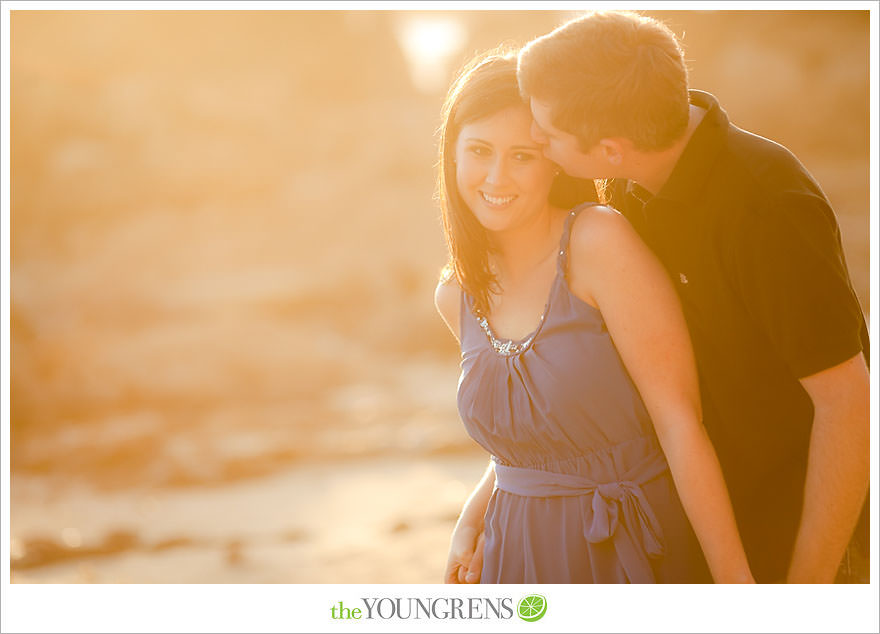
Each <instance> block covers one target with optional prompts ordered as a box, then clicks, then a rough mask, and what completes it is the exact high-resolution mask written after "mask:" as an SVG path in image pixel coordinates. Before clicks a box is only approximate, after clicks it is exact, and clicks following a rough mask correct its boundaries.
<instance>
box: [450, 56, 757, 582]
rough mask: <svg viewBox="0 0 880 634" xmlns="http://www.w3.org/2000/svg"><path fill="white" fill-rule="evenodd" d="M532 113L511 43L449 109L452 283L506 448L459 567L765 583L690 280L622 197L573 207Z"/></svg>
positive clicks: (492, 572)
mask: <svg viewBox="0 0 880 634" xmlns="http://www.w3.org/2000/svg"><path fill="white" fill-rule="evenodd" d="M531 124H532V120H531V114H530V112H529V109H528V107H527V106H526V105H525V104H524V103H523V102H522V100H521V98H520V96H519V93H518V89H517V83H516V58H515V56H513V55H511V54H507V55H501V54H492V55H488V56H486V57H484V58H482V59H478V60H476V61H475V62H474V63H472V64H471V65H470V67H469V68H468V69H466V70H465V71H464V72H463V73H462V74H461V75H460V76H459V78H458V80H457V81H456V82H455V84H454V85H453V87H452V89H451V91H450V93H449V96H448V97H447V100H446V103H445V105H444V109H443V124H442V127H441V130H440V137H441V138H440V153H441V156H440V164H439V168H440V174H439V194H440V200H441V207H442V212H443V221H444V231H445V235H446V239H447V243H448V245H449V250H450V256H451V257H450V263H449V264H448V265H447V267H446V269H445V270H444V275H443V276H442V279H441V281H440V283H439V284H438V286H437V290H436V295H435V302H436V305H437V309H438V310H439V312H440V314H441V316H442V317H443V319H444V320H445V321H446V323H447V325H448V326H449V328H450V329H451V330H452V332H453V334H454V335H455V336H456V338H457V339H458V340H459V341H460V342H461V350H462V361H461V366H462V374H461V379H460V381H459V389H458V406H459V411H460V413H461V417H462V419H463V421H464V424H465V427H466V428H467V431H468V433H469V434H470V435H471V436H472V437H473V438H474V439H475V440H476V441H477V442H478V443H480V444H481V445H482V446H483V447H484V448H486V449H487V451H489V452H490V454H492V461H491V462H490V465H489V468H488V469H487V471H486V473H485V475H484V477H483V479H482V480H481V481H480V483H479V484H478V485H477V488H476V489H475V490H474V493H473V494H472V495H471V497H470V499H469V500H468V502H467V503H466V504H465V507H464V509H463V511H462V514H461V516H460V518H459V521H458V523H457V524H456V528H455V531H454V533H453V536H452V545H451V548H450V558H449V563H448V565H447V571H446V581H447V582H470V581H476V580H480V581H482V582H483V583H508V582H509V583H626V582H632V583H651V582H697V581H704V580H708V579H707V576H706V567H705V564H706V563H708V568H709V571H711V575H712V578H713V579H714V580H715V581H716V582H724V583H728V582H752V577H751V573H750V571H749V567H748V563H747V561H746V557H745V553H744V552H743V548H742V544H741V542H740V538H739V535H738V533H737V529H736V524H735V521H734V517H733V512H732V510H731V506H730V501H729V498H728V495H727V491H726V488H725V485H724V481H723V479H722V476H721V471H720V468H719V466H718V461H717V458H716V456H715V453H714V451H713V449H712V446H711V444H710V442H709V440H708V437H707V436H706V434H705V431H704V430H703V427H702V424H701V420H700V416H701V414H700V401H699V390H698V386H697V377H696V370H695V366H694V361H693V354H692V351H691V346H690V341H689V339H688V335H687V330H686V326H685V323H684V319H683V317H682V314H681V309H680V307H679V305H678V303H677V302H678V300H677V297H676V295H675V291H674V290H673V288H672V285H671V283H670V282H669V280H668V278H667V277H666V273H665V271H664V270H663V269H662V268H661V266H660V264H659V263H658V262H657V261H656V259H655V258H654V257H653V255H652V254H651V253H650V251H649V250H648V249H647V247H645V245H644V244H643V243H642V242H641V241H640V240H639V239H638V237H637V235H636V234H635V232H634V231H633V230H632V228H631V227H630V226H629V225H628V223H627V222H626V221H625V220H624V219H623V218H622V217H621V216H620V215H619V214H618V213H617V212H615V211H614V210H612V209H610V208H608V207H605V206H602V205H600V204H598V203H594V202H593V203H586V204H582V205H580V206H578V207H575V208H574V209H572V210H568V209H567V208H565V207H560V206H557V205H558V203H559V200H558V199H557V198H556V197H555V194H556V193H558V191H557V189H556V188H554V185H558V184H559V181H560V179H563V178H564V175H561V174H560V173H559V170H558V168H557V167H556V166H555V165H554V164H553V163H551V162H550V161H548V160H547V159H545V158H544V156H543V154H542V153H541V148H540V146H538V145H537V144H536V143H535V142H534V141H533V140H532V138H531V136H530V127H531ZM594 194H595V192H594ZM593 198H595V195H594V197H593ZM652 421H653V424H652ZM664 454H665V455H664ZM676 489H677V493H676ZM691 526H693V530H692V529H691ZM694 532H695V533H696V539H695V535H694ZM697 540H698V541H699V543H697ZM700 547H702V553H703V554H704V555H705V561H704V559H703V557H702V556H701V553H700ZM481 556H482V561H481V559H480V558H481Z"/></svg>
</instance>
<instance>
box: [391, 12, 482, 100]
mask: <svg viewBox="0 0 880 634" xmlns="http://www.w3.org/2000/svg"><path fill="white" fill-rule="evenodd" d="M394 32H395V35H396V36H397V41H398V43H399V44H400V47H401V49H402V50H403V54H404V57H405V58H406V64H407V68H408V69H409V73H410V78H411V79H412V82H413V85H414V86H415V87H416V89H417V90H418V91H419V92H422V93H425V94H432V93H436V92H442V91H443V89H444V88H445V87H446V85H447V83H448V82H449V77H448V73H449V64H450V62H451V61H452V59H453V57H454V56H455V54H456V53H458V52H459V50H460V49H461V47H462V45H463V44H464V42H465V39H466V35H467V33H466V32H465V27H464V25H463V24H462V23H461V22H460V21H458V20H455V19H454V18H448V17H443V18H440V17H431V16H423V15H403V16H401V17H400V18H399V19H398V20H396V21H395V24H394Z"/></svg>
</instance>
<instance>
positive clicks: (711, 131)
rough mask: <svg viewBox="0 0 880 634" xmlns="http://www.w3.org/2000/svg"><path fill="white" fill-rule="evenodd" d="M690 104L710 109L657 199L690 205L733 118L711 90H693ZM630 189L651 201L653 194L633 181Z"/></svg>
mask: <svg viewBox="0 0 880 634" xmlns="http://www.w3.org/2000/svg"><path fill="white" fill-rule="evenodd" d="M688 94H689V97H690V99H689V100H690V103H692V104H694V105H696V106H700V107H701V108H704V109H705V110H706V114H705V115H704V116H703V120H702V121H700V124H699V125H698V126H697V129H696V130H694V133H693V134H692V135H691V138H690V140H689V141H688V144H687V145H686V146H685V148H684V152H682V154H681V156H680V157H679V159H678V162H677V163H676V164H675V168H674V169H673V170H672V174H670V175H669V178H668V179H667V181H666V183H665V184H664V185H663V187H662V188H661V189H660V191H659V192H658V193H657V195H656V196H655V197H654V198H663V199H666V200H671V201H674V202H677V203H684V204H688V203H691V202H693V201H695V200H696V198H697V196H698V195H699V193H700V191H701V190H702V189H703V185H704V184H705V183H706V180H707V179H708V177H709V174H710V172H711V170H712V166H713V165H714V163H715V159H716V158H717V157H718V153H719V152H720V151H721V149H722V148H723V147H724V144H725V141H726V138H727V127H728V125H729V119H728V118H727V113H726V112H724V110H723V109H722V108H721V106H720V105H719V104H718V100H717V99H716V98H715V97H714V96H712V95H711V94H709V93H707V92H703V91H701V90H689V91H688ZM627 192H628V193H630V194H632V195H634V196H636V198H638V199H644V200H648V199H650V198H651V194H650V193H649V192H648V190H646V189H644V188H643V187H641V186H640V185H638V184H636V183H634V182H632V181H630V182H629V183H628V184H627Z"/></svg>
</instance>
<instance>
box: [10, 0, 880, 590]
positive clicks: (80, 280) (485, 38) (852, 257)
mask: <svg viewBox="0 0 880 634" xmlns="http://www.w3.org/2000/svg"><path fill="white" fill-rule="evenodd" d="M646 13H648V14H649V15H653V16H655V17H658V18H660V19H662V20H664V21H666V22H667V24H669V26H670V27H671V28H672V29H673V30H674V31H675V32H676V33H677V34H679V35H680V36H682V37H683V41H684V45H685V49H686V53H687V58H688V60H689V64H690V69H691V84H692V86H693V87H694V88H699V89H702V90H708V91H710V92H712V93H714V94H715V95H716V96H717V97H718V98H719V99H720V101H721V103H722V105H723V106H724V107H725V108H726V110H727V111H728V114H729V115H730V117H731V119H732V120H733V121H734V122H735V123H737V124H738V125H740V126H741V127H744V128H747V129H749V130H751V131H753V132H756V133H758V134H760V135H762V136H766V137H770V138H772V139H774V140H776V141H779V142H781V143H783V144H784V145H786V146H788V147H789V148H790V149H791V150H793V151H794V152H795V153H796V154H797V155H798V157H799V158H800V159H801V160H802V162H803V163H804V164H805V165H806V166H807V168H808V169H809V170H810V171H811V172H812V173H813V174H814V176H816V178H817V179H818V180H819V182H820V183H821V184H822V186H823V187H824V188H825V191H826V193H827V194H828V196H829V198H830V199H831V201H832V203H833V204H834V206H835V209H836V211H837V214H838V219H839V222H840V225H841V230H842V233H843V238H844V246H845V250H846V255H847V259H848V262H849V266H850V271H851V274H852V279H853V282H854V284H855V287H856V290H857V292H858V294H859V298H860V300H861V302H862V306H863V308H864V310H865V312H866V313H867V310H868V307H869V297H868V287H869V276H868V255H869V230H868V229H869V221H868V210H869V177H868V169H869V132H868V119H869V70H868V53H869V28H868V27H869V24H868V12H867V11H829V12H819V11H792V12H763V11H735V12H723V11H672V12H665V11H657V12H653V11H652V12H646ZM11 15H12V17H11V52H12V56H11V61H10V70H11V78H10V79H11V84H10V85H11V94H10V105H11V200H12V207H11V210H12V213H11V225H12V226H11V230H12V234H11V245H12V253H11V264H12V287H11V362H12V376H11V420H10V432H11V465H12V478H11V519H10V522H11V575H12V581H13V582H19V583H30V582H35V583H41V582H98V583H129V582H133V583H154V582H155V583H215V582H216V583H276V582H278V583H302V582H314V583H322V582H332V583H385V582H390V583H421V582H432V583H433V582H439V581H440V580H441V578H442V572H443V568H444V565H445V560H446V549H447V544H448V538H449V534H450V531H451V530H452V527H453V524H454V521H455V518H456V516H457V513H458V510H459V509H460V506H461V504H462V502H463V501H464V499H465V497H466V495H467V493H468V492H469V490H470V488H471V487H472V486H473V484H474V483H475V482H476V481H477V479H478V478H479V476H480V474H481V473H482V471H483V469H484V467H485V464H486V461H487V456H486V455H485V454H484V453H483V452H481V450H480V449H479V448H478V447H477V446H476V445H475V444H474V443H473V442H472V441H471V440H470V439H469V438H468V437H467V436H466V435H465V433H464V430H463V427H462V425H461V422H460V420H459V418H458V414H457V412H456V409H455V391H456V384H457V379H458V348H457V344H456V342H455V340H454V339H453V338H452V336H451V335H450V334H449V333H448V331H447V330H446V329H445V326H444V325H443V323H442V322H441V320H440V319H439V317H437V316H436V314H435V312H434V307H433V296H432V294H433V288H434V285H435V283H436V279H437V274H438V272H439V270H440V267H441V266H442V265H443V263H444V261H445V255H446V254H445V247H444V244H443V239H442V234H441V228H440V222H439V209H438V207H437V205H436V203H435V202H434V200H433V189H434V181H433V179H434V161H435V151H436V144H435V142H436V139H435V135H434V133H435V130H436V128H437V126H438V124H439V110H440V105H441V102H442V99H443V96H444V93H445V90H446V88H447V86H448V84H449V82H450V81H451V79H452V77H453V74H454V72H455V70H456V69H457V68H458V67H459V66H460V65H461V64H463V63H464V61H466V60H467V59H468V58H469V57H470V56H471V55H472V54H473V53H474V52H477V51H482V50H485V49H487V48H491V47H494V46H495V45H497V44H499V43H501V42H507V43H509V44H512V45H520V44H523V43H525V42H526V41H528V40H529V39H531V38H532V37H535V36H537V35H540V34H543V33H545V32H547V31H549V30H551V29H552V28H554V27H555V26H557V25H558V24H560V23H561V22H563V21H564V20H566V19H568V18H569V17H572V16H573V15H576V14H574V13H570V12H544V11H517V12H506V11H470V12H404V11H400V12H395V11H383V12H379V11H361V12H348V11H334V12H308V11H289V12H280V11H250V12H237V11H167V12H166V11H99V12H94V11H22V10H19V11H12V14H11Z"/></svg>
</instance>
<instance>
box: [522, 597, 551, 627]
mask: <svg viewBox="0 0 880 634" xmlns="http://www.w3.org/2000/svg"><path fill="white" fill-rule="evenodd" d="M516 612H517V614H519V618H521V619H522V620H523V621H528V622H530V623H531V622H532V621H537V620H538V619H540V618H541V617H542V616H544V614H545V613H546V612H547V599H545V598H544V597H542V596H541V595H540V594H530V595H529V596H527V597H523V598H522V600H521V601H520V602H519V605H518V606H517V609H516Z"/></svg>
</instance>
